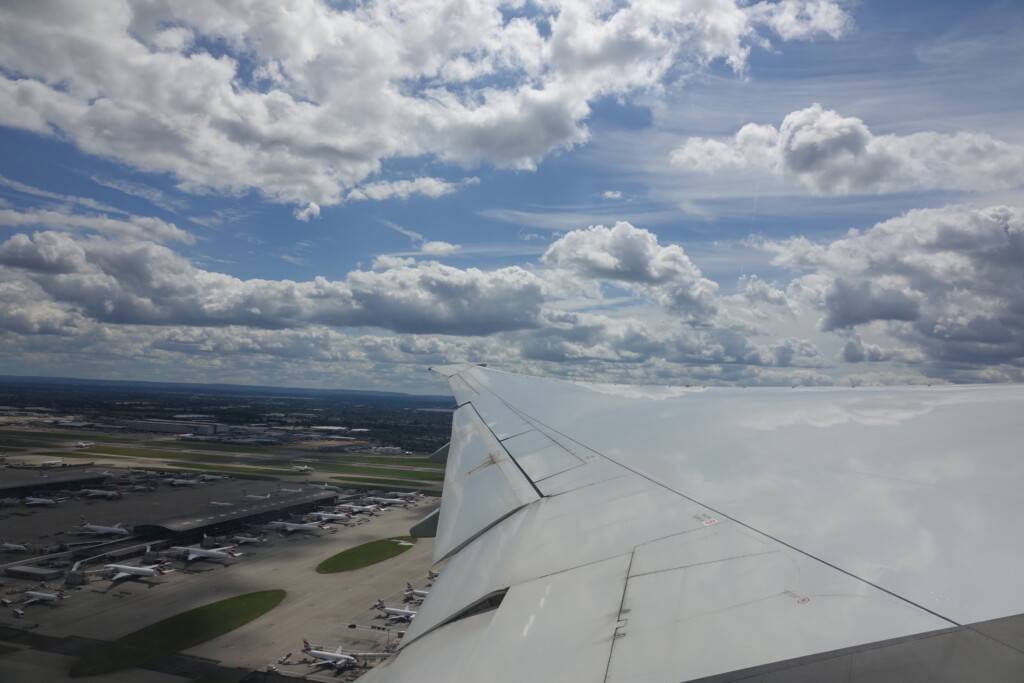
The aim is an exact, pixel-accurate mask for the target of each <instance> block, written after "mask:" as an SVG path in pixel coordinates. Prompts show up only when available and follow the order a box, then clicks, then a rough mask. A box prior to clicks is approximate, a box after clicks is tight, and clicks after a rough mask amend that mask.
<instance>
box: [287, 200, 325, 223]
mask: <svg viewBox="0 0 1024 683" xmlns="http://www.w3.org/2000/svg"><path fill="white" fill-rule="evenodd" d="M292 214H293V215H294V216H295V218H296V220H300V221H302V222H303V223H308V222H309V219H310V218H319V217H320V205H319V204H317V203H316V202H310V203H309V204H307V205H306V208H304V209H295V211H293V212H292Z"/></svg>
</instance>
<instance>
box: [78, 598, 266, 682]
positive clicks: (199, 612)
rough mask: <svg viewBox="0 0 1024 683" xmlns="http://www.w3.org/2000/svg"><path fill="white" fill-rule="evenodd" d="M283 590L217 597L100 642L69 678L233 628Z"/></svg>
mask: <svg viewBox="0 0 1024 683" xmlns="http://www.w3.org/2000/svg"><path fill="white" fill-rule="evenodd" d="M284 596H285V592H284V591H283V590H273V591H260V592H258V593H249V594H247V595H239V596H236V597H233V598H228V599H227V600H219V601H217V602H213V603H210V604H209V605H203V606H202V607H197V608H195V609H192V610H189V611H188V612H182V613H181V614H176V615H175V616H173V617H170V618H168V619H164V620H163V621H158V622H157V623H155V624H152V625H151V626H147V627H145V628H142V629H139V630H138V631H135V632H134V633H129V634H128V635H126V636H124V637H123V638H118V639H117V640H115V641H113V642H110V643H106V644H104V645H100V646H99V647H98V648H96V649H95V650H93V651H92V652H90V653H89V654H87V655H85V656H84V657H82V658H81V659H79V660H78V661H77V662H75V663H74V665H73V666H72V667H71V672H70V673H71V677H72V678H78V677H80V676H94V675H96V674H102V673H109V672H111V671H119V670H121V669H127V668H130V667H133V666H140V665H142V664H145V663H146V662H148V661H151V660H153V659H156V658H157V657H164V656H167V655H170V654H173V653H175V652H180V651H182V650H187V649H188V648H190V647H195V646H196V645H199V644H200V643H205V642H206V641H208V640H211V639H213V638H216V637H217V636H222V635H224V634H225V633H228V632H230V631H234V630H235V629H236V628H238V627H239V626H243V625H245V624H248V623H249V622H250V621H252V620H253V619H255V618H257V617H259V616H262V615H263V614H265V613H267V612H269V611H270V610H272V609H273V608H275V607H277V605H278V603H280V602H281V601H282V600H283V599H284Z"/></svg>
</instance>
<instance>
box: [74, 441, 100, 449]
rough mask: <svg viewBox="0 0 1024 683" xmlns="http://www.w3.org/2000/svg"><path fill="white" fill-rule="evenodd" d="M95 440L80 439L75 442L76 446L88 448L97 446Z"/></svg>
mask: <svg viewBox="0 0 1024 683" xmlns="http://www.w3.org/2000/svg"><path fill="white" fill-rule="evenodd" d="M95 445H96V442H95V441H79V442H78V443H76V444H75V448H88V447H89V446H95Z"/></svg>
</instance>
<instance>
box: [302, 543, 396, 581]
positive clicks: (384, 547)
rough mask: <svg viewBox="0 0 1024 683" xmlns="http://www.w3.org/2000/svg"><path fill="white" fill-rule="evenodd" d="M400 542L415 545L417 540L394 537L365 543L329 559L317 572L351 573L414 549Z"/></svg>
mask: <svg viewBox="0 0 1024 683" xmlns="http://www.w3.org/2000/svg"><path fill="white" fill-rule="evenodd" d="M398 541H407V542H409V543H415V542H416V539H415V538H413V537H412V536H394V537H392V538H384V539H381V540H379V541H371V542H370V543H364V544H363V545H360V546H356V547H355V548H350V549H349V550H345V551H343V552H340V553H338V554H337V555H334V556H332V557H328V558H327V559H326V560H324V561H323V562H321V563H320V564H319V565H318V566H317V568H316V571H317V573H318V574H336V573H338V572H350V571H352V570H353V569H362V568H363V567H369V566H370V565H371V564H377V563H378V562H383V561H384V560H390V559H391V558H392V557H395V556H397V555H401V554H402V553H404V552H405V551H406V550H408V549H409V548H411V547H412V546H411V545H404V544H402V543H398Z"/></svg>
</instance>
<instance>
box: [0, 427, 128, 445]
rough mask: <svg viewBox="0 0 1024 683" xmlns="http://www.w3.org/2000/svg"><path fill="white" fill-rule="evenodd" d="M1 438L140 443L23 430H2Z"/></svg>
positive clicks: (95, 436) (101, 436)
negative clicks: (100, 440) (99, 440)
mask: <svg viewBox="0 0 1024 683" xmlns="http://www.w3.org/2000/svg"><path fill="white" fill-rule="evenodd" d="M0 436H13V437H16V438H25V439H49V440H51V441H90V440H92V439H103V440H104V441H109V442H110V443H138V442H137V441H135V440H134V439H120V438H117V437H115V436H104V435H97V434H68V433H66V432H47V431H40V432H30V431H26V430H23V429H0Z"/></svg>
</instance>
